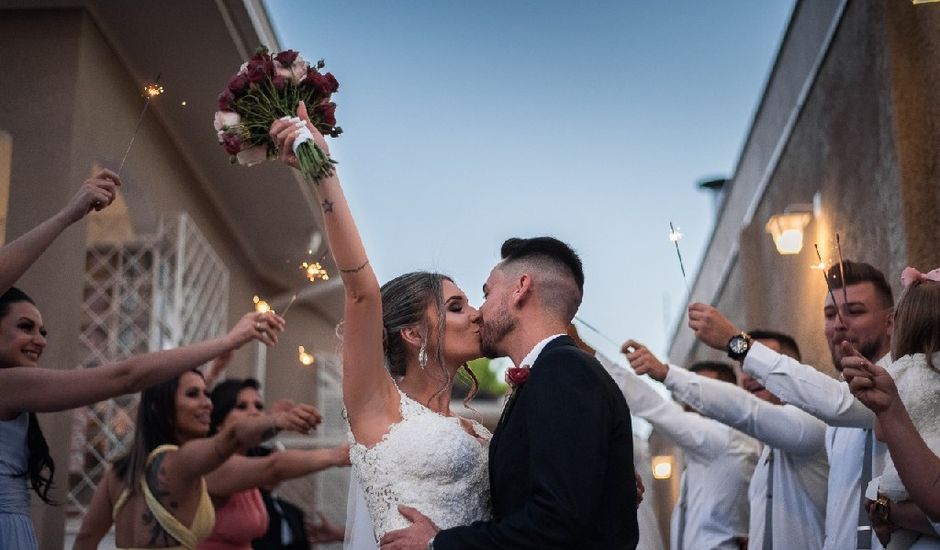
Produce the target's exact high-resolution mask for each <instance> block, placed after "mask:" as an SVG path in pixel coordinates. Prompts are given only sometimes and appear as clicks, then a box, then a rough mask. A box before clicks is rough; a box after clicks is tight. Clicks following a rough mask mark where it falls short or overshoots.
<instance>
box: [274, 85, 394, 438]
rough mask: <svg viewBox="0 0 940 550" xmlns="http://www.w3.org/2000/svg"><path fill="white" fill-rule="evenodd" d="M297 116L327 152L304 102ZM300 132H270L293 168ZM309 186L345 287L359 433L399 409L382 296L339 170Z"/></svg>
mask: <svg viewBox="0 0 940 550" xmlns="http://www.w3.org/2000/svg"><path fill="white" fill-rule="evenodd" d="M297 112H298V116H299V117H300V118H301V119H302V121H303V123H302V124H305V125H306V127H307V128H308V129H309V130H310V133H312V134H313V138H314V140H315V142H316V144H317V145H318V146H319V147H320V149H322V150H323V151H324V152H325V153H327V154H329V146H328V145H327V143H326V140H325V139H323V136H322V135H321V134H320V132H318V131H317V129H316V127H315V126H314V125H313V124H311V123H310V119H309V117H308V115H307V109H306V106H305V105H303V103H301V104H300V105H299V107H298V110H297ZM301 131H302V125H301V124H297V123H296V122H291V121H288V120H278V121H275V123H274V124H273V125H271V130H270V134H271V137H272V139H273V140H274V142H275V143H276V144H277V146H278V150H279V154H280V159H281V160H282V161H284V162H285V163H287V164H289V165H290V166H293V167H295V168H296V167H297V157H296V156H295V155H294V152H293V148H292V144H293V143H294V139H295V138H296V137H297V136H298V134H299V133H300V132H301ZM311 187H312V188H313V190H314V191H315V192H316V195H317V197H318V200H319V202H320V209H321V211H322V212H323V220H324V226H325V229H326V235H327V241H328V242H329V245H330V250H331V251H332V253H333V258H334V259H335V260H336V266H337V268H338V269H339V272H340V276H341V277H342V279H343V286H344V287H345V289H346V310H345V319H344V322H343V402H344V404H345V405H346V410H347V412H348V414H349V418H350V422H351V424H352V425H353V427H354V428H356V429H357V431H358V430H361V427H362V426H363V424H364V423H368V424H372V422H370V420H371V419H377V420H378V419H380V418H389V417H394V415H395V411H396V410H397V409H396V408H395V407H397V401H395V400H394V399H393V396H394V394H395V387H394V384H393V383H392V379H391V377H390V376H389V374H388V372H387V371H386V370H385V359H384V353H383V350H382V332H383V327H382V296H381V292H380V288H379V282H378V280H377V279H376V276H375V272H374V271H373V270H372V266H371V265H370V264H369V259H368V257H367V256H366V251H365V248H364V247H363V246H362V239H361V238H360V237H359V230H358V229H357V228H356V222H355V221H354V220H353V217H352V213H351V212H350V210H349V205H348V204H347V203H346V197H345V196H344V195H343V189H342V187H341V186H340V183H339V178H338V177H337V176H336V172H335V171H334V172H333V175H332V176H329V177H326V178H323V179H321V180H319V181H317V182H315V183H311ZM385 428H387V424H385V425H383V426H381V430H382V431H384V429H385ZM379 435H380V434H379Z"/></svg>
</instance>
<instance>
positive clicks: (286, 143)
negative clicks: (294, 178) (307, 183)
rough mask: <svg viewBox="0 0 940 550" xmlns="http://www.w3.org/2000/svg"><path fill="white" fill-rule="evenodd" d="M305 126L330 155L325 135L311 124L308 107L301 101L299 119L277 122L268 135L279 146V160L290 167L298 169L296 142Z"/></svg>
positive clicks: (315, 141) (298, 106)
mask: <svg viewBox="0 0 940 550" xmlns="http://www.w3.org/2000/svg"><path fill="white" fill-rule="evenodd" d="M298 119H299V120H298ZM305 126H306V128H307V130H309V131H310V134H311V135H313V142H314V143H316V144H317V145H318V146H319V147H320V149H321V150H322V151H323V152H324V153H326V155H327V156H329V154H330V146H329V145H327V144H326V139H325V138H324V137H323V134H321V133H320V131H319V130H317V127H316V126H314V125H313V123H312V122H310V115H309V114H308V113H307V105H306V104H305V103H304V102H303V101H301V102H299V103H297V118H294V119H287V120H284V119H278V120H275V121H274V124H272V125H271V128H270V129H269V130H268V135H269V136H271V140H272V141H273V142H274V144H275V145H276V146H277V151H278V155H277V158H278V159H280V160H281V162H283V163H284V164H287V165H288V166H292V167H294V168H297V155H295V154H294V140H296V139H297V136H299V135H300V133H301V132H303V128H304V127H305Z"/></svg>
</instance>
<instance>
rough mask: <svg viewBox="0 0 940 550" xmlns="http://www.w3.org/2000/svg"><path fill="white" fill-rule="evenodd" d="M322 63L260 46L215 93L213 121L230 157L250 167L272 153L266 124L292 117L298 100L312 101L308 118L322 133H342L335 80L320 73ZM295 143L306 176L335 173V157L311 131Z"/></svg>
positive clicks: (315, 176) (273, 153) (301, 135)
mask: <svg viewBox="0 0 940 550" xmlns="http://www.w3.org/2000/svg"><path fill="white" fill-rule="evenodd" d="M324 66H325V63H324V62H323V60H322V59H321V60H320V61H318V62H317V63H316V65H311V64H309V63H307V62H306V61H304V59H303V58H302V57H300V54H298V53H297V52H295V51H294V50H287V51H283V52H280V53H278V54H275V55H271V54H270V53H268V50H267V48H263V47H262V48H259V49H258V51H257V53H255V55H254V56H252V57H251V59H249V60H248V61H247V62H246V63H245V64H243V65H242V66H241V69H239V71H238V72H237V73H236V74H235V76H233V77H232V79H231V80H229V82H228V85H227V86H226V87H225V89H224V90H222V93H221V94H219V110H218V111H216V113H215V123H214V126H215V130H216V132H217V133H218V136H219V143H220V144H222V147H224V148H225V152H227V153H228V154H230V155H232V162H238V163H239V164H244V165H248V166H250V165H252V164H257V163H259V162H261V161H263V160H266V159H269V158H275V157H276V156H277V151H276V149H275V144H274V142H272V141H271V137H270V136H269V135H268V129H269V128H270V127H271V124H272V123H274V121H275V120H277V119H279V118H294V117H296V116H297V103H298V102H300V101H303V102H304V103H305V104H306V105H307V106H308V107H309V106H313V109H312V110H311V111H310V112H309V114H310V120H311V121H312V122H313V124H314V125H315V126H316V128H317V129H318V130H319V131H320V132H322V133H323V135H329V136H332V137H336V136H338V135H339V134H340V133H342V131H343V130H342V128H340V127H339V126H337V125H336V104H335V103H333V102H332V101H330V97H331V96H332V95H333V93H334V92H336V91H337V90H338V89H339V82H337V81H336V78H334V77H333V75H332V74H331V73H320V69H322V68H323V67H324ZM293 147H294V153H295V154H296V155H297V161H298V164H299V165H300V170H301V172H303V174H304V175H305V176H306V177H308V178H311V179H312V180H314V181H316V180H319V179H320V178H323V177H326V176H329V175H330V174H332V173H333V164H335V162H334V161H333V160H332V159H330V158H329V156H327V154H326V153H324V152H323V150H322V149H320V147H318V146H317V145H316V143H314V141H313V136H312V135H311V134H310V131H309V130H306V129H305V130H303V131H302V132H301V134H300V136H299V137H298V138H297V139H296V140H295V141H294V146H293Z"/></svg>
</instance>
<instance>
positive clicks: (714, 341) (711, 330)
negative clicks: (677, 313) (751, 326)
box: [689, 302, 741, 350]
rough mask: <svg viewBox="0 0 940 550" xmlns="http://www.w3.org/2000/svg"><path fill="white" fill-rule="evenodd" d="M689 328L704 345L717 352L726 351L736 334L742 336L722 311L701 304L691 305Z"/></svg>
mask: <svg viewBox="0 0 940 550" xmlns="http://www.w3.org/2000/svg"><path fill="white" fill-rule="evenodd" d="M689 328H690V329H692V331H693V332H695V337H696V338H698V339H699V340H700V341H701V342H702V343H704V344H705V345H706V346H709V347H711V348H714V349H717V350H724V349H725V347H726V346H727V345H728V341H729V340H731V338H732V337H733V336H734V335H735V334H741V331H740V330H738V328H737V327H736V326H734V324H733V323H732V322H731V321H729V320H728V318H727V317H725V316H724V315H722V314H721V312H720V311H718V310H717V309H715V308H713V307H712V306H710V305H708V304H703V303H700V302H696V303H694V304H690V305H689Z"/></svg>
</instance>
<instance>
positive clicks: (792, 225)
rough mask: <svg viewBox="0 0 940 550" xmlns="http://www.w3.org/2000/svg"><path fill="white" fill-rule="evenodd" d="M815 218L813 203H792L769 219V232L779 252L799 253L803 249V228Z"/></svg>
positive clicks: (785, 253) (767, 227)
mask: <svg viewBox="0 0 940 550" xmlns="http://www.w3.org/2000/svg"><path fill="white" fill-rule="evenodd" d="M812 219H813V205H811V204H791V205H790V206H788V207H787V208H786V209H785V210H784V211H783V214H775V215H773V216H771V217H770V219H769V220H767V226H766V229H767V232H768V233H770V235H771V236H772V237H773V238H774V245H775V246H776V247H777V252H779V253H780V254H783V255H787V254H799V253H800V250H803V229H805V228H806V226H807V225H808V224H809V222H810V221H811V220H812Z"/></svg>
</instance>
